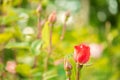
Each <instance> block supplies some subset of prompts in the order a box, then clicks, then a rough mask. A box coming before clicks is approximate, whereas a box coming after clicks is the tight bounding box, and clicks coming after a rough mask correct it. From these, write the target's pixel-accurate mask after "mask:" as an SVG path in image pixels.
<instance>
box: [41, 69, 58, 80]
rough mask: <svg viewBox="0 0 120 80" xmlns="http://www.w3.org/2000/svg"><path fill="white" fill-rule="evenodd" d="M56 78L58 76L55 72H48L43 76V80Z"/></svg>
mask: <svg viewBox="0 0 120 80" xmlns="http://www.w3.org/2000/svg"><path fill="white" fill-rule="evenodd" d="M57 76H58V74H57V71H56V70H50V71H48V72H46V73H44V74H43V80H49V79H52V78H55V77H57Z"/></svg>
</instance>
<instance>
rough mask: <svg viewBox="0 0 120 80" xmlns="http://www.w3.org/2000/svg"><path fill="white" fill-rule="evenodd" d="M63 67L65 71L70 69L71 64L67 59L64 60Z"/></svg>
mask: <svg viewBox="0 0 120 80" xmlns="http://www.w3.org/2000/svg"><path fill="white" fill-rule="evenodd" d="M64 69H65V70H66V71H69V70H71V69H72V65H71V64H70V63H69V62H68V61H67V60H64Z"/></svg>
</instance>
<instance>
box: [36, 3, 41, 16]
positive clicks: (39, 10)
mask: <svg viewBox="0 0 120 80" xmlns="http://www.w3.org/2000/svg"><path fill="white" fill-rule="evenodd" d="M41 11H42V6H41V5H40V4H39V5H38V7H37V9H36V12H37V14H39V13H40V12H41Z"/></svg>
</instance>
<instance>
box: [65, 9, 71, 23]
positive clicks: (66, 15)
mask: <svg viewBox="0 0 120 80" xmlns="http://www.w3.org/2000/svg"><path fill="white" fill-rule="evenodd" d="M65 17H66V18H65V21H67V20H68V18H69V17H70V11H67V12H66V13H65Z"/></svg>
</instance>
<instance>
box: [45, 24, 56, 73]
mask: <svg viewBox="0 0 120 80" xmlns="http://www.w3.org/2000/svg"><path fill="white" fill-rule="evenodd" d="M53 25H54V24H50V35H49V47H48V55H47V57H46V60H45V71H47V69H48V60H49V58H50V56H51V54H52V28H53Z"/></svg>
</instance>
